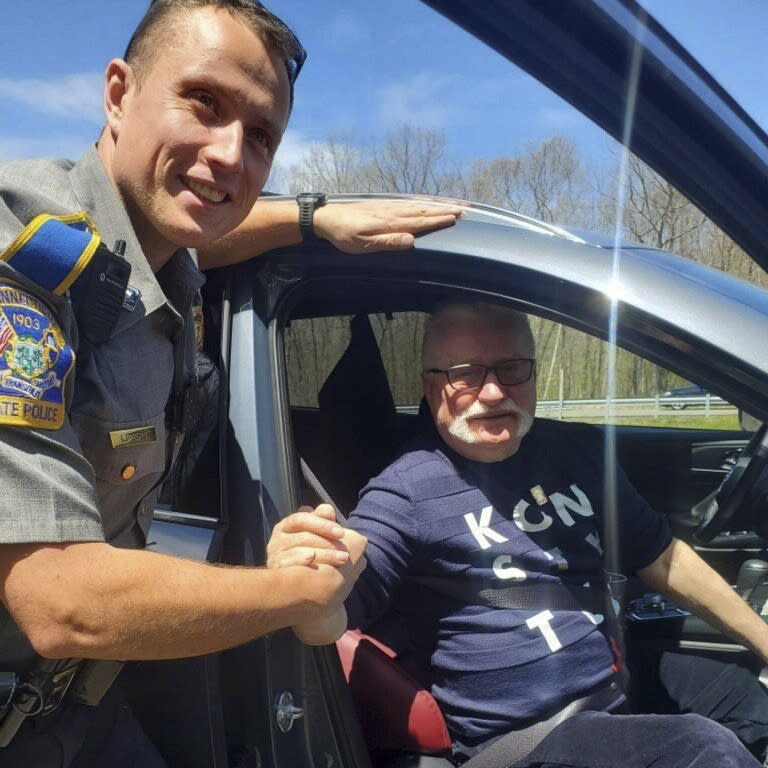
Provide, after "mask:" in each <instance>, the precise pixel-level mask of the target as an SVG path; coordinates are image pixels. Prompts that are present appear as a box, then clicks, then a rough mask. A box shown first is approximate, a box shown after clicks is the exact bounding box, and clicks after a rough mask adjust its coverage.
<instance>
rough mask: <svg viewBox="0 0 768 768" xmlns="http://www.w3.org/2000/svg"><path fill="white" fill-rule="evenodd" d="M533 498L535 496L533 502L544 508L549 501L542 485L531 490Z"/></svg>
mask: <svg viewBox="0 0 768 768" xmlns="http://www.w3.org/2000/svg"><path fill="white" fill-rule="evenodd" d="M531 496H533V500H534V501H535V502H536V503H537V504H538V505H539V506H540V507H543V506H544V505H545V504H546V503H547V501H549V499H547V494H546V493H544V489H543V488H542V487H541V486H540V485H534V486H533V488H531Z"/></svg>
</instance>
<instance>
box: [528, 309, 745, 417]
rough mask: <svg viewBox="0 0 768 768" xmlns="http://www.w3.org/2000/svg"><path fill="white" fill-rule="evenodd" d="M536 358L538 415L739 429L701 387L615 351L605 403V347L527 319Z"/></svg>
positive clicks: (726, 408) (730, 412)
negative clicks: (610, 392)
mask: <svg viewBox="0 0 768 768" xmlns="http://www.w3.org/2000/svg"><path fill="white" fill-rule="evenodd" d="M531 326H532V329H533V333H534V337H535V339H536V350H537V353H536V356H537V360H538V380H537V388H536V389H537V395H538V407H537V410H536V415H537V416H543V417H547V418H553V419H562V420H565V421H586V422H591V423H594V424H606V423H609V424H615V425H636V426H649V427H673V428H674V427H676V428H680V429H725V430H731V429H734V430H735V429H739V420H738V412H737V410H736V408H734V407H733V406H731V405H730V404H729V403H727V402H725V401H724V400H723V399H722V398H720V397H718V396H717V395H716V394H715V393H710V392H707V391H706V390H705V389H703V388H702V387H699V386H697V385H696V384H694V383H692V382H690V381H686V380H685V379H683V378H681V377H680V376H677V375H676V374H674V373H672V372H671V371H668V370H666V369H664V368H662V367H660V366H658V365H655V364H654V363H652V362H650V361H648V360H644V359H643V358H642V357H639V356H637V355H634V354H632V353H631V352H627V351H626V350H623V349H619V350H617V354H616V373H615V381H616V391H615V393H614V394H613V396H612V397H611V400H610V402H608V400H607V387H606V371H607V365H608V352H609V348H608V344H607V343H606V342H604V341H601V340H600V339H597V338H595V337H593V336H589V335H588V334H586V333H582V332H581V331H578V330H575V329H573V328H568V327H566V326H564V325H561V324H559V323H553V322H551V321H549V320H544V319H542V318H535V317H534V318H531Z"/></svg>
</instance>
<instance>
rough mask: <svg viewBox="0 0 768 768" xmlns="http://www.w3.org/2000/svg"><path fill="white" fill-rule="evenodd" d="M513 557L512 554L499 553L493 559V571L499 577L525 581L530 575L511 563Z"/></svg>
mask: <svg viewBox="0 0 768 768" xmlns="http://www.w3.org/2000/svg"><path fill="white" fill-rule="evenodd" d="M511 562H512V557H511V556H510V555H499V556H498V557H497V558H496V559H495V560H494V561H493V572H494V573H495V574H496V576H497V577H498V578H499V579H512V580H513V581H525V580H526V579H527V578H528V577H527V576H526V573H525V571H523V570H521V569H520V568H515V567H514V566H513V565H510V563H511Z"/></svg>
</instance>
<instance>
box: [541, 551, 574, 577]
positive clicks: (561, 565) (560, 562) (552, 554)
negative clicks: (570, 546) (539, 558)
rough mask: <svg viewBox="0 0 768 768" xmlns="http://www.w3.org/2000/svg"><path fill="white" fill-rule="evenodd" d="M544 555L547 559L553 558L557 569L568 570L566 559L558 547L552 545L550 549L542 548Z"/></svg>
mask: <svg viewBox="0 0 768 768" xmlns="http://www.w3.org/2000/svg"><path fill="white" fill-rule="evenodd" d="M544 557H546V558H547V560H554V561H555V565H557V570H558V571H567V570H568V561H567V560H566V559H565V558H564V557H563V553H562V552H561V551H560V548H559V547H552V549H547V550H544Z"/></svg>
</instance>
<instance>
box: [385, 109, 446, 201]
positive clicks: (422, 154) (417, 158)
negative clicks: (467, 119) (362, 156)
mask: <svg viewBox="0 0 768 768" xmlns="http://www.w3.org/2000/svg"><path fill="white" fill-rule="evenodd" d="M445 147H446V138H445V134H444V133H443V132H442V131H435V130H426V129H423V128H415V127H414V126H412V125H408V124H403V125H401V126H400V127H399V128H397V129H396V130H395V131H393V132H392V133H390V134H389V135H388V136H387V138H386V139H385V141H384V145H383V146H382V147H379V148H375V149H374V152H373V161H372V163H371V171H372V177H373V179H372V180H376V181H378V182H379V191H381V192H400V193H405V194H415V195H441V194H446V191H447V194H452V192H453V189H449V188H450V187H451V185H452V184H453V183H455V174H454V173H452V172H449V171H448V169H447V165H448V161H447V157H446V149H445Z"/></svg>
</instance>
